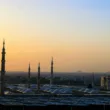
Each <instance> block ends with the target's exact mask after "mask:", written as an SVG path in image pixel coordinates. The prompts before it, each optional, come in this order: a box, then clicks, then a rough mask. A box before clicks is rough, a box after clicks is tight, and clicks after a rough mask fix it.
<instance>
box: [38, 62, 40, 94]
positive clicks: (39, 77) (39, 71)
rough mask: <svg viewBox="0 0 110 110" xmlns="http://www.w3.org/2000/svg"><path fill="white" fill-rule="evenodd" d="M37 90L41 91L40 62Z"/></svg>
mask: <svg viewBox="0 0 110 110" xmlns="http://www.w3.org/2000/svg"><path fill="white" fill-rule="evenodd" d="M37 90H38V92H39V91H40V62H39V63H38V76H37Z"/></svg>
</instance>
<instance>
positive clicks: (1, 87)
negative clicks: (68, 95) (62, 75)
mask: <svg viewBox="0 0 110 110" xmlns="http://www.w3.org/2000/svg"><path fill="white" fill-rule="evenodd" d="M5 55H6V50H5V40H3V47H2V58H1V84H0V94H1V96H4V95H5V94H4V92H5V86H6V83H5V74H6V71H5V62H6V60H5ZM30 78H31V67H30V63H29V68H28V88H30V85H31V84H30ZM52 84H53V58H52V61H51V78H50V85H52ZM36 87H37V91H40V63H39V64H38V75H37V85H36Z"/></svg>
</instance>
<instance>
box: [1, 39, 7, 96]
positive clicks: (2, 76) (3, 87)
mask: <svg viewBox="0 0 110 110" xmlns="http://www.w3.org/2000/svg"><path fill="white" fill-rule="evenodd" d="M5 54H6V52H5V41H3V48H2V59H1V96H3V95H4V90H5Z"/></svg>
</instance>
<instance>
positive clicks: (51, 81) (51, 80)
mask: <svg viewBox="0 0 110 110" xmlns="http://www.w3.org/2000/svg"><path fill="white" fill-rule="evenodd" d="M52 84H53V57H52V60H51V78H50V85H52Z"/></svg>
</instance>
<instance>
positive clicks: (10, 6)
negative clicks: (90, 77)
mask: <svg viewBox="0 0 110 110" xmlns="http://www.w3.org/2000/svg"><path fill="white" fill-rule="evenodd" d="M3 38H5V41H6V52H7V55H6V70H7V71H27V68H28V63H29V62H30V63H31V68H32V71H37V65H38V62H41V71H50V60H51V57H52V56H53V57H54V63H55V64H54V71H58V72H64V71H65V72H67V71H68V72H74V71H78V70H82V71H87V72H103V71H105V72H107V71H110V0H0V42H1V43H0V48H2V41H3Z"/></svg>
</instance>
